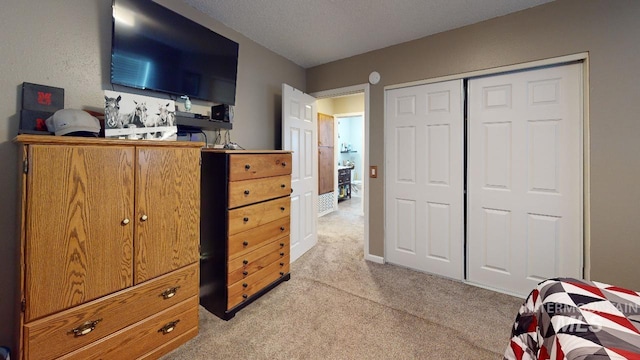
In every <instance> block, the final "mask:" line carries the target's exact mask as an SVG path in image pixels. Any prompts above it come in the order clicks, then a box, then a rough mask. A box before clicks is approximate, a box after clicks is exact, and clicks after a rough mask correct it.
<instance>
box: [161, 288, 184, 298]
mask: <svg viewBox="0 0 640 360" xmlns="http://www.w3.org/2000/svg"><path fill="white" fill-rule="evenodd" d="M179 288H180V286H176V287H172V288H168V289H167V290H165V291H163V292H162V293H161V294H160V296H162V298H163V299H165V300H167V299H171V298H172V297H173V296H174V295H175V294H176V293H177V292H178V289H179Z"/></svg>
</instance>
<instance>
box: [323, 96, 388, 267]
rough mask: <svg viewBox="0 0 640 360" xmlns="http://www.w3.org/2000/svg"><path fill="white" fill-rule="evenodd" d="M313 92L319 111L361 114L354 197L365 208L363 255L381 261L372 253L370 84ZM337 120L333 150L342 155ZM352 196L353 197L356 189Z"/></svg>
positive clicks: (335, 115)
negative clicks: (370, 226) (370, 238)
mask: <svg viewBox="0 0 640 360" xmlns="http://www.w3.org/2000/svg"><path fill="white" fill-rule="evenodd" d="M310 95H312V96H313V97H315V98H316V99H317V103H318V106H317V109H318V112H319V113H325V114H330V115H332V116H334V119H336V118H337V117H340V116H345V115H346V116H349V115H353V114H357V115H361V116H362V129H363V130H362V137H361V142H362V152H361V154H360V155H361V157H360V160H359V161H360V162H361V167H360V170H359V171H358V178H357V179H356V180H355V181H360V183H356V185H357V186H359V194H358V195H359V198H357V199H356V200H354V201H353V202H352V204H355V202H359V204H358V205H359V206H358V210H359V211H362V212H361V213H362V214H363V217H364V258H365V259H366V260H369V261H373V262H378V263H382V258H380V257H378V256H372V255H370V254H369V208H368V206H369V205H368V204H369V177H368V176H367V174H368V169H369V114H368V113H369V84H359V85H353V86H349V87H344V88H337V89H331V90H325V91H321V92H317V93H313V94H310ZM334 121H336V122H335V123H334V125H335V129H336V131H335V133H336V134H335V138H334V146H335V148H334V151H335V152H337V153H338V154H339V151H340V142H339V140H338V138H337V135H338V134H337V132H338V131H337V125H338V124H337V120H334ZM352 150H353V144H352ZM338 161H339V158H335V159H334V164H335V170H334V171H333V172H334V173H335V175H334V176H335V177H334V184H336V185H337V184H338V171H337V170H338ZM341 164H342V163H341ZM356 165H359V164H356ZM354 168H355V165H354ZM354 175H355V172H354ZM352 190H353V189H352ZM335 191H336V193H334V194H333V195H332V197H331V199H332V202H333V201H334V200H335V203H333V204H335V207H334V208H335V209H336V210H337V209H338V206H339V205H338V201H337V198H338V195H340V193H339V190H335ZM352 199H354V197H353V192H352ZM321 202H322V200H321V199H320V198H319V199H318V205H319V207H320V204H321ZM341 203H342V204H344V206H349V205H351V204H349V203H348V202H346V201H343V202H341ZM351 209H353V208H351Z"/></svg>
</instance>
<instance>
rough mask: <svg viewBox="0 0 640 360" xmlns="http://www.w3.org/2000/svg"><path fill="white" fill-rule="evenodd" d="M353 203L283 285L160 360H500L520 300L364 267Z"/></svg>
mask: <svg viewBox="0 0 640 360" xmlns="http://www.w3.org/2000/svg"><path fill="white" fill-rule="evenodd" d="M359 209H360V204H359V198H353V199H350V200H345V201H343V202H341V203H340V210H339V211H336V212H333V213H331V214H328V215H325V216H323V217H321V218H319V219H318V244H317V245H316V246H315V247H314V248H313V249H311V250H310V251H309V252H307V253H306V254H304V255H303V256H302V257H300V258H299V259H298V260H297V261H295V262H294V263H293V264H292V265H291V280H290V281H288V282H284V283H282V284H280V285H279V286H277V287H276V288H275V289H273V290H272V291H271V292H269V293H267V294H266V295H265V296H263V297H262V298H260V299H258V300H257V301H255V302H254V303H252V304H250V305H249V306H248V307H246V308H245V309H243V310H241V311H239V312H238V313H237V314H236V316H235V317H234V318H233V319H231V320H230V321H224V320H221V319H219V318H217V317H216V316H214V315H212V314H211V313H209V312H207V311H206V310H205V309H204V308H202V307H201V308H200V332H199V334H198V336H197V337H196V338H194V339H192V340H190V341H189V342H187V343H186V344H185V345H183V346H182V347H180V348H178V349H176V350H174V351H173V352H171V353H169V354H167V355H165V356H164V357H163V358H162V359H163V360H187V359H188V360H193V359H252V360H253V359H394V360H399V359H456V360H457V359H501V358H502V354H503V353H504V350H505V348H506V346H507V345H508V343H509V335H510V331H511V326H512V323H513V320H514V319H515V316H516V313H517V311H518V308H519V307H520V305H521V304H522V302H523V299H520V298H516V297H512V296H508V295H503V294H500V293H496V292H492V291H489V290H485V289H482V288H478V287H475V286H471V285H466V284H464V283H462V282H459V281H452V280H448V279H444V278H441V277H438V276H433V275H429V274H425V273H421V272H416V271H413V270H409V269H405V268H402V267H398V266H394V265H389V264H386V265H380V264H377V263H372V262H370V261H365V260H364V257H363V233H364V217H363V216H362V215H361V214H359V213H360V211H359Z"/></svg>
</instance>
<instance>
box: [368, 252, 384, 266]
mask: <svg viewBox="0 0 640 360" xmlns="http://www.w3.org/2000/svg"><path fill="white" fill-rule="evenodd" d="M364 259H365V260H368V261H371V262H374V263H377V264H384V258H383V257H382V256H378V255H371V254H367V255H365V256H364Z"/></svg>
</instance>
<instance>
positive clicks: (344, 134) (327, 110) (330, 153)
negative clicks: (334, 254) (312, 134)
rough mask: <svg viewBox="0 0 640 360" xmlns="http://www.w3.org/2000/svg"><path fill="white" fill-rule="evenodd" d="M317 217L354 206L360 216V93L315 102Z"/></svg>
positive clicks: (362, 166)
mask: <svg viewBox="0 0 640 360" xmlns="http://www.w3.org/2000/svg"><path fill="white" fill-rule="evenodd" d="M317 104H318V165H319V166H318V182H319V184H318V189H319V191H318V194H319V195H318V216H324V215H327V214H329V213H331V212H333V211H336V210H338V209H339V208H341V207H343V208H344V207H345V206H347V205H348V206H349V208H352V209H353V208H354V206H353V204H354V203H356V202H358V203H359V205H358V206H357V208H358V212H359V213H360V214H364V208H363V206H362V201H361V200H362V196H363V193H364V184H363V181H362V178H363V174H364V169H365V166H364V165H365V164H364V158H365V155H366V151H365V146H364V143H365V141H364V140H365V131H364V115H365V113H364V93H356V94H349V95H342V96H337V97H331V98H323V99H318V100H317Z"/></svg>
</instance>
